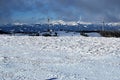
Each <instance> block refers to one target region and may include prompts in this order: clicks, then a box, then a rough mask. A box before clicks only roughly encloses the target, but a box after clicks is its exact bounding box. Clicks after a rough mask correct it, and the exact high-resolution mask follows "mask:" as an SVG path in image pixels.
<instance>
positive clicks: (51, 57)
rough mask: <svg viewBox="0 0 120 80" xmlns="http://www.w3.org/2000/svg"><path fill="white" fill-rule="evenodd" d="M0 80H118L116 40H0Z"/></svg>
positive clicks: (119, 44)
mask: <svg viewBox="0 0 120 80" xmlns="http://www.w3.org/2000/svg"><path fill="white" fill-rule="evenodd" d="M0 80H120V39H119V38H118V39H117V38H102V37H99V38H97V37H94V38H93V37H92V38H91V37H82V36H81V37H78V36H69V37H67V36H64V37H40V36H39V37H30V36H0Z"/></svg>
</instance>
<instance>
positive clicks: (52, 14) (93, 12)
mask: <svg viewBox="0 0 120 80" xmlns="http://www.w3.org/2000/svg"><path fill="white" fill-rule="evenodd" d="M48 17H49V18H50V19H52V20H64V21H78V20H79V19H80V20H81V21H87V22H100V21H102V20H104V21H106V22H120V0H0V23H13V22H27V23H34V22H41V21H44V20H46V19H47V18H48Z"/></svg>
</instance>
